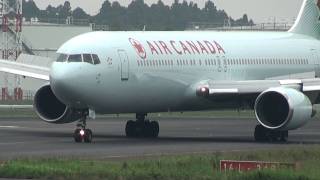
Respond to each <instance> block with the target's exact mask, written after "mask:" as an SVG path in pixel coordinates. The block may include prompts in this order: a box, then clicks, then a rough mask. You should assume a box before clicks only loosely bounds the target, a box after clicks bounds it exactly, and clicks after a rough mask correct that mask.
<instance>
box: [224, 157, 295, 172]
mask: <svg viewBox="0 0 320 180" xmlns="http://www.w3.org/2000/svg"><path fill="white" fill-rule="evenodd" d="M262 169H296V164H295V163H280V162H262V161H231V160H221V161H220V171H221V172H223V171H224V172H227V171H239V172H245V171H253V170H262Z"/></svg>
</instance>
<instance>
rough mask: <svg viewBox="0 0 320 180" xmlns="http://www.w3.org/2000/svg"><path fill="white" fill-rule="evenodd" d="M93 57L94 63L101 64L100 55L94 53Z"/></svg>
mask: <svg viewBox="0 0 320 180" xmlns="http://www.w3.org/2000/svg"><path fill="white" fill-rule="evenodd" d="M92 58H93V63H94V64H100V59H99V57H98V55H96V54H92Z"/></svg>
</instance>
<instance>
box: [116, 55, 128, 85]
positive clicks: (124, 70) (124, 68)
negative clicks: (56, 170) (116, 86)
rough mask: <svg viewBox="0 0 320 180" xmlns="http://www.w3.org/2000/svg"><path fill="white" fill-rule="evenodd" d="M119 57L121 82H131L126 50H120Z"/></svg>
mask: <svg viewBox="0 0 320 180" xmlns="http://www.w3.org/2000/svg"><path fill="white" fill-rule="evenodd" d="M118 55H119V58H120V62H121V63H120V71H121V75H120V76H121V81H127V80H129V58H128V55H127V53H126V51H124V50H118Z"/></svg>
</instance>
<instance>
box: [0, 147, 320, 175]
mask: <svg viewBox="0 0 320 180" xmlns="http://www.w3.org/2000/svg"><path fill="white" fill-rule="evenodd" d="M222 159H232V160H262V161H277V162H289V163H299V164H300V165H299V168H298V169H297V170H292V169H281V170H263V171H255V172H249V173H244V172H243V173H239V172H233V173H225V172H220V170H219V161H220V160H222ZM319 168H320V146H309V147H308V148H306V147H303V146H301V147H300V148H296V149H284V150H268V151H267V150H265V151H254V152H236V153H213V154H206V155H181V156H163V157H155V158H152V159H139V158H138V159H135V160H126V161H124V160H117V161H115V160H113V161H110V160H88V159H83V160H79V159H60V158H52V159H18V160H12V161H8V162H4V163H3V164H2V165H1V166H0V177H1V178H36V179H61V180H62V179H77V180H79V179H117V180H118V179H120V180H122V179H123V180H125V179H130V180H131V179H132V180H135V179H136V180H141V179H259V180H264V179H266V180H267V179H279V180H280V179H281V180H282V179H297V180H298V179H299V180H303V179H319V177H320V171H319Z"/></svg>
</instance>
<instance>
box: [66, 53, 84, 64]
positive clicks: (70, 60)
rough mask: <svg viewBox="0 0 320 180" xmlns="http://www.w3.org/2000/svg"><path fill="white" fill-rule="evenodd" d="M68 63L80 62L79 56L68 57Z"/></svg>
mask: <svg viewBox="0 0 320 180" xmlns="http://www.w3.org/2000/svg"><path fill="white" fill-rule="evenodd" d="M68 62H82V58H81V54H73V55H69V58H68Z"/></svg>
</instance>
